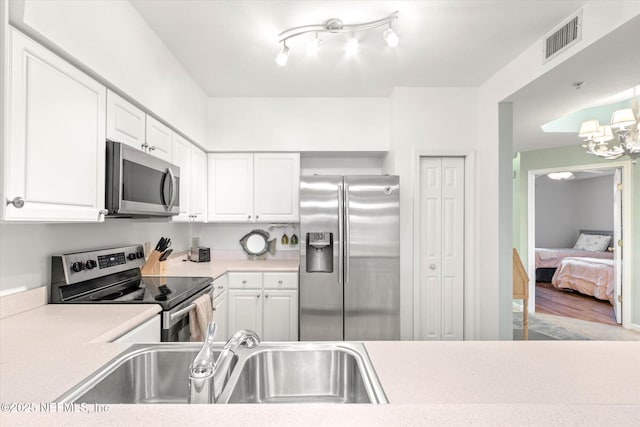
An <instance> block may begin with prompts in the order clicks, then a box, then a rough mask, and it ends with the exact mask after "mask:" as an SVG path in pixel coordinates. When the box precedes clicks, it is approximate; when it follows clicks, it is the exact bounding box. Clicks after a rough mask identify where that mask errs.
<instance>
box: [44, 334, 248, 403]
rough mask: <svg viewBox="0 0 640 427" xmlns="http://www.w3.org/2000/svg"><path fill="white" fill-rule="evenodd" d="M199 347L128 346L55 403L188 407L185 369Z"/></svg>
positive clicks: (176, 345)
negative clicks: (179, 404)
mask: <svg viewBox="0 0 640 427" xmlns="http://www.w3.org/2000/svg"><path fill="white" fill-rule="evenodd" d="M201 347H202V344H201V343H166V344H135V345H132V346H131V347H129V348H128V349H127V350H126V351H125V352H124V353H122V354H121V355H119V356H118V357H116V358H115V359H114V360H112V361H111V362H109V363H107V364H106V365H105V366H103V367H102V368H100V369H99V370H98V371H96V372H95V373H94V374H92V375H91V376H89V377H88V378H87V379H85V380H84V381H83V382H81V383H80V384H78V385H77V386H75V387H74V388H73V389H71V390H69V391H68V392H67V393H65V394H63V395H62V396H60V397H59V398H58V399H56V401H57V402H59V403H60V402H65V403H66V402H76V403H188V398H189V380H188V375H189V365H190V364H191V362H193V359H194V358H195V357H196V354H197V353H198V351H199V350H200V348H201ZM220 350H222V344H220ZM218 353H219V352H218ZM216 357H217V354H216ZM236 361H237V358H235V359H234V360H233V361H232V368H233V366H234V365H235V363H236Z"/></svg>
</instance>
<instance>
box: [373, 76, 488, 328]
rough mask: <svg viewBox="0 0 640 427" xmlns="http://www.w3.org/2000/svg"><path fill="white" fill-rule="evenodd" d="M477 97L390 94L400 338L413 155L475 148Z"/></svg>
mask: <svg viewBox="0 0 640 427" xmlns="http://www.w3.org/2000/svg"><path fill="white" fill-rule="evenodd" d="M476 97H477V90H476V89H474V88H395V89H394V90H393V93H392V95H391V147H390V149H389V154H388V155H387V158H386V159H385V163H384V172H385V173H390V174H396V175H399V176H400V286H401V289H400V303H401V333H402V339H412V337H413V236H414V230H413V203H414V199H413V197H414V195H413V194H414V193H413V184H414V181H415V171H414V163H415V161H416V156H415V154H414V150H421V151H430V152H432V153H434V155H447V153H452V152H454V151H455V152H459V151H460V150H474V149H476V134H477V121H476V116H477V110H476V108H475V107H476V102H477V101H476ZM458 114H459V115H460V116H462V117H464V118H465V120H464V126H461V125H460V122H459V120H458V119H457V118H456V115H458Z"/></svg>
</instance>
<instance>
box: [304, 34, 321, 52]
mask: <svg viewBox="0 0 640 427" xmlns="http://www.w3.org/2000/svg"><path fill="white" fill-rule="evenodd" d="M321 46H322V40H320V39H319V38H318V33H316V37H315V38H314V39H313V40H311V41H310V42H309V44H308V45H307V55H309V56H316V55H317V54H318V51H319V50H320V47H321Z"/></svg>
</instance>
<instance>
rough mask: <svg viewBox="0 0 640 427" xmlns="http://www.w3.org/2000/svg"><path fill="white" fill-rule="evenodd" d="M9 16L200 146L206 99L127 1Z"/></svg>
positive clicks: (67, 1) (97, 0)
mask: <svg viewBox="0 0 640 427" xmlns="http://www.w3.org/2000/svg"><path fill="white" fill-rule="evenodd" d="M10 13H11V24H13V25H14V26H17V27H18V28H20V29H21V30H23V31H25V32H27V33H28V34H29V35H31V36H32V37H34V38H36V39H37V40H38V41H40V42H41V43H43V44H45V45H47V46H48V47H50V48H53V49H54V50H56V51H58V52H59V53H63V56H65V57H66V58H67V59H70V57H71V58H72V59H74V61H73V62H75V63H78V62H79V63H80V64H82V65H84V67H83V68H86V69H89V70H91V71H92V73H95V74H97V75H98V76H99V77H101V79H99V80H102V81H103V82H106V83H108V84H109V85H110V86H113V87H115V88H117V89H119V90H120V91H121V92H123V94H125V95H127V96H128V97H130V98H132V99H133V100H134V101H137V103H139V104H141V105H142V106H144V107H145V108H146V109H147V110H149V111H151V112H152V113H153V114H154V115H155V116H157V117H158V118H159V119H162V120H163V121H165V122H166V123H168V124H169V125H171V126H172V127H174V128H175V129H177V130H178V131H180V132H181V133H183V134H184V135H185V136H187V137H189V138H191V139H192V140H193V141H195V142H197V143H199V144H204V142H205V133H206V132H205V120H206V109H207V97H206V95H205V93H204V92H203V91H202V89H201V88H200V87H199V86H198V85H197V84H196V83H195V81H194V80H193V79H192V78H191V76H190V75H189V74H188V73H187V71H186V70H185V69H184V67H183V66H182V64H180V62H179V61H178V60H177V59H176V58H175V57H174V56H173V54H172V53H171V52H170V51H169V49H168V48H167V47H166V46H165V45H164V43H163V42H162V41H161V40H160V39H159V38H158V36H157V35H156V34H155V32H153V30H151V28H150V27H149V26H148V24H147V23H146V21H145V20H144V19H143V18H142V17H141V16H140V15H139V14H138V12H137V11H136V10H135V9H134V8H133V6H132V5H131V4H130V3H129V2H128V1H109V0H91V1H73V0H48V1H38V0H15V1H12V2H11V3H10ZM60 51H63V52H60Z"/></svg>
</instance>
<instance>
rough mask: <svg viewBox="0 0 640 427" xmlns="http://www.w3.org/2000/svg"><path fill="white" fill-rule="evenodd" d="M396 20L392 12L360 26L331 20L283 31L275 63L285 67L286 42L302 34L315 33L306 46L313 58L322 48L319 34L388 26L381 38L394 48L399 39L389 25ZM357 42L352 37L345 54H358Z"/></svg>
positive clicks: (396, 12) (287, 49) (287, 53)
mask: <svg viewBox="0 0 640 427" xmlns="http://www.w3.org/2000/svg"><path fill="white" fill-rule="evenodd" d="M396 19H398V11H395V12H393V13H392V14H391V15H389V16H387V17H385V18H382V19H378V20H375V21H370V22H363V23H360V24H344V23H343V22H342V21H341V20H340V19H338V18H331V19H327V20H326V21H324V22H323V23H322V24H312V25H302V26H299V27H293V28H289V29H288V30H286V31H283V32H281V33H280V34H279V37H280V40H279V43H282V48H281V49H280V52H279V53H278V57H277V58H276V62H277V63H278V65H280V66H285V65H286V64H287V59H288V58H289V47H287V40H289V39H291V38H293V37H298V36H301V35H303V34H308V33H315V38H314V39H312V40H311V41H310V42H309V44H307V54H308V55H312V56H315V55H317V54H318V51H319V50H320V47H321V46H322V40H321V39H320V38H319V36H318V34H319V33H332V34H339V33H347V32H348V33H355V32H358V31H367V30H372V29H374V28H378V27H382V26H384V25H389V28H387V29H386V30H385V31H384V32H383V34H382V37H383V38H384V40H385V41H386V42H387V45H388V46H389V47H392V48H393V47H396V46H398V43H399V42H400V38H399V37H398V35H397V34H396V33H395V31H393V29H392V28H391V23H392V22H393V21H395V20H396ZM358 49H359V42H358V39H357V38H355V36H352V37H351V38H350V39H349V40H348V41H347V44H346V48H345V50H346V52H347V54H349V55H354V54H356V53H357V52H358Z"/></svg>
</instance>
